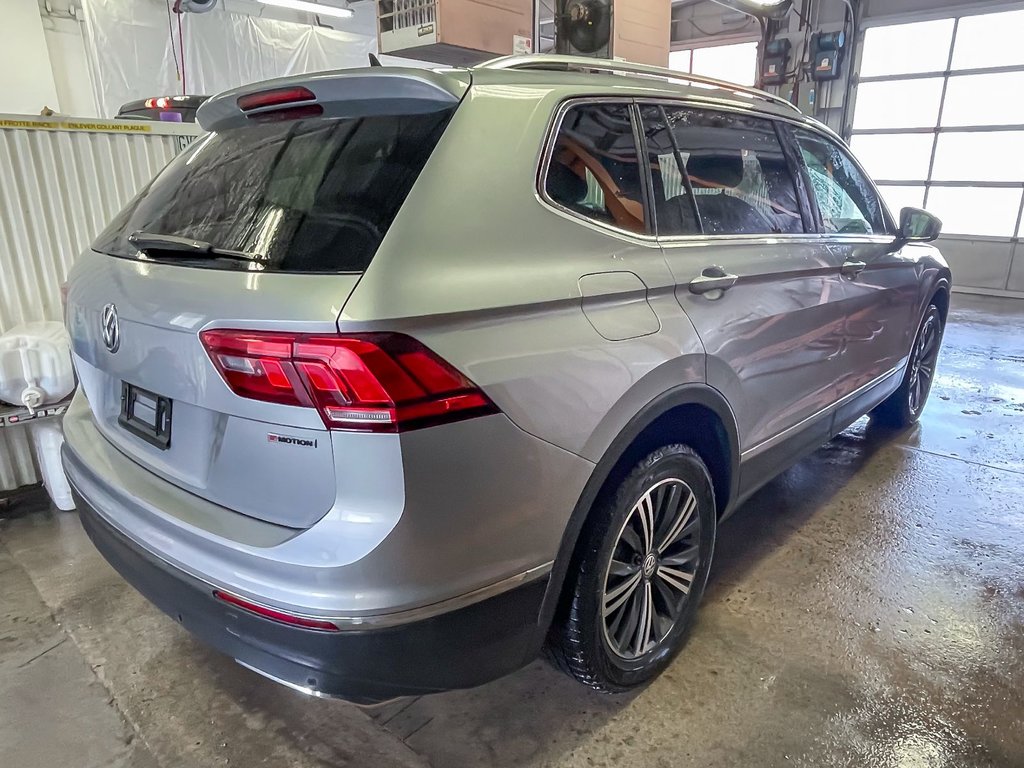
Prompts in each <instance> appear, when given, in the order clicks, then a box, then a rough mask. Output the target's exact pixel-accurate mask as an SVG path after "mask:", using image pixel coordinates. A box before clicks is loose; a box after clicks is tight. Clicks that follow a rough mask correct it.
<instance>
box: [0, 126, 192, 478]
mask: <svg viewBox="0 0 1024 768" xmlns="http://www.w3.org/2000/svg"><path fill="white" fill-rule="evenodd" d="M199 133H200V130H199V128H198V126H195V125H191V124H188V125H176V124H173V123H146V124H143V123H141V122H137V121H98V120H88V121H82V120H74V119H56V118H34V117H24V116H21V115H0V333H3V332H4V331H6V330H8V329H10V328H11V327H13V326H15V325H17V324H19V323H23V322H27V321H31V320H59V319H60V318H61V307H60V285H61V283H62V282H63V281H64V278H65V276H66V275H67V272H68V269H69V268H70V267H71V264H72V263H73V261H74V259H75V257H76V255H77V254H78V253H79V252H81V250H82V249H83V248H85V247H86V246H87V245H88V244H89V242H90V241H91V240H92V238H93V237H94V236H95V235H96V234H97V233H98V232H99V231H100V230H101V229H102V228H103V227H104V226H106V224H107V222H108V221H109V219H110V218H111V217H113V215H114V214H115V213H117V211H118V210H120V208H121V207H122V206H123V205H124V203H126V202H127V201H128V200H129V198H131V196H132V195H133V194H135V192H136V191H137V190H138V189H139V188H140V187H141V186H142V185H143V184H145V183H146V182H147V181H149V180H150V179H151V178H152V177H153V176H154V175H156V173H157V172H158V171H159V170H160V169H161V168H163V166H164V165H166V164H167V163H168V161H170V159H171V158H172V157H173V156H174V155H175V154H176V153H177V152H178V151H179V150H180V149H182V148H183V147H184V146H186V145H187V144H188V143H190V142H191V141H192V140H193V139H194V138H195V136H197V135H198V134H199ZM37 481H38V477H37V474H36V469H35V466H34V460H33V457H32V451H31V449H30V446H29V443H28V439H27V436H26V435H25V434H24V430H23V429H21V428H7V429H3V430H0V491H2V490H10V489H12V488H16V487H18V486H20V485H27V484H29V483H34V482H37Z"/></svg>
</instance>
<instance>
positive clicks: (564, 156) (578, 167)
mask: <svg viewBox="0 0 1024 768" xmlns="http://www.w3.org/2000/svg"><path fill="white" fill-rule="evenodd" d="M544 190H545V192H547V195H548V197H549V198H551V200H552V201H553V202H555V203H557V204H558V205H560V206H562V207H563V208H565V209H567V210H569V211H572V212H573V213H576V214H578V215H580V216H584V217H586V218H588V219H593V220H594V221H599V222H601V223H603V224H608V225H610V226H614V227H618V228H619V229H625V230H629V231H630V232H644V231H646V223H645V221H644V206H643V202H642V201H643V197H642V195H641V182H640V165H639V162H638V159H637V154H636V144H635V142H634V141H633V127H632V123H631V122H630V119H629V108H628V107H626V106H624V105H621V104H586V105H582V106H578V107H573V108H572V109H570V110H569V111H568V112H567V113H566V114H565V117H564V118H563V120H562V126H561V129H560V130H559V132H558V139H557V141H556V142H555V148H554V150H553V152H552V155H551V162H550V164H549V166H548V175H547V178H546V179H545V180H544Z"/></svg>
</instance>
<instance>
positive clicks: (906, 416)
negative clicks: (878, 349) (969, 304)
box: [871, 304, 945, 429]
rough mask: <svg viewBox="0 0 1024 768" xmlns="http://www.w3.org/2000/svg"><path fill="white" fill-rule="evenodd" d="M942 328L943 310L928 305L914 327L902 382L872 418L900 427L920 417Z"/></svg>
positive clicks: (875, 411) (908, 424)
mask: <svg viewBox="0 0 1024 768" xmlns="http://www.w3.org/2000/svg"><path fill="white" fill-rule="evenodd" d="M944 330H945V328H944V326H943V323H942V313H941V312H940V311H939V308H938V307H937V306H935V304H929V305H928V309H927V310H925V313H924V317H923V318H921V324H920V325H919V326H918V328H917V336H915V337H914V346H913V348H912V350H911V353H910V361H909V362H908V363H907V370H906V372H905V373H904V374H903V381H902V383H901V384H900V387H899V389H897V390H896V391H895V392H893V393H892V394H891V395H889V397H888V398H886V399H885V400H884V401H883V402H882V403H881V404H880V405H879V406H878V407H876V408H875V409H874V410H873V411H872V412H871V417H872V419H874V420H875V421H877V422H878V423H880V424H884V425H886V426H889V427H894V428H896V429H903V428H905V427H909V426H910V425H911V424H914V423H916V422H917V420H918V419H919V418H921V412H922V411H923V410H924V406H925V404H926V403H927V402H928V394H929V392H931V389H932V382H933V381H934V380H935V363H936V362H937V360H938V356H939V349H940V347H941V346H942V334H943V331H944Z"/></svg>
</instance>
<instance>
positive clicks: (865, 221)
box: [793, 128, 886, 235]
mask: <svg viewBox="0 0 1024 768" xmlns="http://www.w3.org/2000/svg"><path fill="white" fill-rule="evenodd" d="M793 133H794V134H795V136H796V142H797V145H798V146H799V147H800V155H801V156H802V157H803V161H804V164H805V166H806V167H807V175H808V177H809V178H810V182H811V189H812V190H813V191H814V197H815V199H816V200H817V202H818V210H820V211H821V223H822V227H823V228H824V230H825V232H834V233H841V234H856V235H871V234H879V233H884V232H885V230H886V226H885V217H884V216H883V214H882V206H881V204H880V203H879V200H878V195H877V193H876V192H875V190H874V187H872V185H871V182H869V181H868V180H867V178H866V177H865V176H864V174H862V173H861V172H860V170H859V169H858V168H857V166H856V165H855V164H854V162H853V161H852V160H851V159H850V156H849V155H848V154H846V152H844V151H843V149H842V148H841V147H840V146H839V145H838V144H836V143H835V142H833V141H830V140H829V139H826V138H825V137H824V136H819V135H817V134H814V133H811V132H810V131H805V130H802V129H799V128H797V129H795V130H794V132H793Z"/></svg>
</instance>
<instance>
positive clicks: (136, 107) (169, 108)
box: [117, 96, 210, 123]
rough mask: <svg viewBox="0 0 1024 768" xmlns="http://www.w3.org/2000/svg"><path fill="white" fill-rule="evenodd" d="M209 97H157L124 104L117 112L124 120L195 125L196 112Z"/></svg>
mask: <svg viewBox="0 0 1024 768" xmlns="http://www.w3.org/2000/svg"><path fill="white" fill-rule="evenodd" d="M209 98H210V97H209V96H155V97H152V98H149V99H139V100H138V101H129V102H128V103H127V104H123V105H122V106H121V108H120V109H119V110H118V111H117V116H118V117H119V118H120V119H122V120H161V121H164V122H170V123H194V122H195V121H196V110H197V109H199V107H200V105H201V104H202V103H203V102H204V101H206V100H207V99H209Z"/></svg>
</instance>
